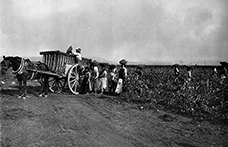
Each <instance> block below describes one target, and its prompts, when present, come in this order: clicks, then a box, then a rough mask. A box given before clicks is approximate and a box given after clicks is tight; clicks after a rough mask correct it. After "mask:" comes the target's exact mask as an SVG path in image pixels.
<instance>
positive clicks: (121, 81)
mask: <svg viewBox="0 0 228 147" xmlns="http://www.w3.org/2000/svg"><path fill="white" fill-rule="evenodd" d="M119 63H120V66H121V67H120V69H119V71H118V83H117V87H116V90H115V93H117V94H120V93H122V92H123V91H124V90H125V84H126V83H125V82H126V78H127V68H126V67H125V66H126V64H127V61H126V60H125V59H122V60H120V61H119Z"/></svg>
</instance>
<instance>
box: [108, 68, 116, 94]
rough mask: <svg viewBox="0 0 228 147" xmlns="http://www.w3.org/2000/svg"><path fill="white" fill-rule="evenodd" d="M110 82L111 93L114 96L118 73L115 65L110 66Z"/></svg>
mask: <svg viewBox="0 0 228 147" xmlns="http://www.w3.org/2000/svg"><path fill="white" fill-rule="evenodd" d="M109 77H110V80H109V93H111V94H114V93H115V89H116V86H117V81H118V79H117V71H116V66H115V65H111V66H110V76H109Z"/></svg>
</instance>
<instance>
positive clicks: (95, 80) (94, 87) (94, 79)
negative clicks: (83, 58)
mask: <svg viewBox="0 0 228 147" xmlns="http://www.w3.org/2000/svg"><path fill="white" fill-rule="evenodd" d="M91 65H92V66H91V68H92V79H91V82H92V92H94V93H95V94H97V93H98V90H99V89H98V88H99V81H98V80H99V79H98V77H99V70H98V62H97V61H96V60H94V61H93V62H92V64H91Z"/></svg>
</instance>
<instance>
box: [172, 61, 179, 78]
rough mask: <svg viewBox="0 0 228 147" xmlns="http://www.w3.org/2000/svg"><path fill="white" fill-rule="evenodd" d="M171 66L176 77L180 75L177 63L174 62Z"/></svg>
mask: <svg viewBox="0 0 228 147" xmlns="http://www.w3.org/2000/svg"><path fill="white" fill-rule="evenodd" d="M173 67H174V75H175V76H176V77H178V76H179V75H180V70H179V65H178V64H174V65H173Z"/></svg>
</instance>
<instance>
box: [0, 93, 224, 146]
mask: <svg viewBox="0 0 228 147" xmlns="http://www.w3.org/2000/svg"><path fill="white" fill-rule="evenodd" d="M31 91H32V89H31ZM16 93H17V91H15V90H14V89H5V90H4V89H2V90H1V95H0V96H1V103H0V104H1V134H0V135H1V146H2V147H18V146H19V147H26V146H28V147H38V146H44V147H51V146H53V147H57V146H59V147H68V146H69V147H70V146H72V147H75V146H86V147H87V146H102V147H103V146H104V147H107V146H113V147H118V146H119V147H128V146H138V147H143V146H151V147H153V146H158V147H163V146H164V147H165V146H177V147H178V146H180V147H185V146H187V147H198V146H199V147H200V146H202V147H203V146H226V145H228V141H227V138H228V129H227V127H226V126H221V125H213V124H211V123H209V122H197V121H194V120H192V119H189V118H186V117H182V116H178V115H174V114H170V113H166V112H163V111H160V110H157V109H150V110H148V109H145V107H144V106H140V105H136V104H129V103H125V102H123V101H120V100H118V98H115V97H110V96H94V95H77V96H75V95H71V94H69V93H65V94H50V95H49V97H48V98H38V97H36V96H34V95H33V93H32V92H30V93H29V98H27V99H26V100H22V99H17V98H15V96H16Z"/></svg>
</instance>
